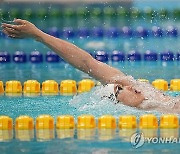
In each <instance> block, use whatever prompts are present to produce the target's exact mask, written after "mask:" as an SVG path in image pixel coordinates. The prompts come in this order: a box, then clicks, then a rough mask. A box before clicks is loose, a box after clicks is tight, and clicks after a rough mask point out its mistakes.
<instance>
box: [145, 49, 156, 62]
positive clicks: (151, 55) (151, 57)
mask: <svg viewBox="0 0 180 154" xmlns="http://www.w3.org/2000/svg"><path fill="white" fill-rule="evenodd" d="M144 60H145V61H157V60H158V54H157V53H156V52H154V51H151V50H147V51H146V52H145V54H144Z"/></svg>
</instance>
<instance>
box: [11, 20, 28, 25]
mask: <svg viewBox="0 0 180 154" xmlns="http://www.w3.org/2000/svg"><path fill="white" fill-rule="evenodd" d="M13 22H14V23H16V24H18V25H24V24H26V22H27V21H26V20H22V19H14V21H13Z"/></svg>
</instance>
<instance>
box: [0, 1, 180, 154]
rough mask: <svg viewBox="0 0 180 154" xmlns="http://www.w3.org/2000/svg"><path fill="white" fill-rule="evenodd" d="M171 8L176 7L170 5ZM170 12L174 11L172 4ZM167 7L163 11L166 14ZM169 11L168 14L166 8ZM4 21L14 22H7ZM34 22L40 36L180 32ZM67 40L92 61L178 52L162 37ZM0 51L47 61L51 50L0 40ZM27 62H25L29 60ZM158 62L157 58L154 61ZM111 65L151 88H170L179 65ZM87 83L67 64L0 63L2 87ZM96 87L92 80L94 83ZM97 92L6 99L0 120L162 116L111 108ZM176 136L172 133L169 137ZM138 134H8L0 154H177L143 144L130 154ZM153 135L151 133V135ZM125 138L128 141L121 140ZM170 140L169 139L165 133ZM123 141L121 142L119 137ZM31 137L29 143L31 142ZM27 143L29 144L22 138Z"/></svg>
mask: <svg viewBox="0 0 180 154" xmlns="http://www.w3.org/2000/svg"><path fill="white" fill-rule="evenodd" d="M173 4H174V3H173ZM134 5H135V6H136V7H139V8H141V7H142V5H140V4H139V3H138V2H135V3H134ZM174 6H176V5H175V4H174ZM153 7H155V8H156V7H157V6H156V5H155V6H154V5H153ZM169 7H170V5H167V8H169ZM170 9H172V8H171V7H170ZM7 20H12V19H11V18H10V19H7ZM32 22H33V23H34V24H35V25H37V26H38V27H39V28H41V29H43V30H45V31H46V30H48V28H50V27H54V26H56V27H58V29H62V28H63V27H72V28H73V29H75V30H77V29H78V28H81V27H87V28H89V29H93V28H94V27H101V26H100V25H102V23H104V25H103V26H102V27H103V29H108V28H110V27H118V28H121V27H123V26H129V27H131V28H132V29H136V28H137V27H138V26H143V27H144V28H147V29H151V28H152V27H153V26H160V27H161V28H162V29H163V30H165V29H167V27H168V26H175V27H177V28H178V30H179V29H180V22H179V20H173V19H166V20H157V19H155V20H146V19H137V20H132V19H131V20H129V19H128V20H126V19H119V20H117V19H114V18H113V19H110V18H107V19H101V18H97V19H96V18H92V19H90V20H87V19H86V21H84V20H77V19H73V18H68V19H66V20H64V19H59V20H57V19H48V18H45V19H42V20H40V21H39V19H38V18H37V19H33V20H32ZM63 39H66V40H68V41H70V42H72V43H74V44H76V45H77V46H79V47H80V48H83V49H85V50H86V51H88V52H89V53H91V54H92V55H93V56H94V54H95V53H96V51H98V50H103V51H106V52H107V53H109V54H111V53H112V51H113V50H120V51H123V52H124V53H125V54H127V53H128V52H129V51H131V50H136V51H138V52H139V53H140V54H141V55H143V54H144V53H145V52H146V50H152V51H154V52H156V53H157V54H158V57H160V53H161V52H163V51H171V52H173V53H174V55H176V54H177V53H178V52H179V48H180V43H179V42H180V37H179V35H178V36H177V37H174V36H171V37H168V36H163V37H152V36H149V37H147V38H143V37H140V38H139V37H121V36H119V37H117V38H116V37H115V38H114V37H109V36H105V37H92V36H91V37H86V38H83V37H70V38H63ZM0 42H1V43H0V50H2V51H7V52H9V53H10V54H11V58H12V55H13V53H14V52H15V51H24V52H25V53H27V56H29V54H30V52H31V51H34V50H35V51H39V52H41V53H42V54H43V56H45V54H46V52H47V51H50V49H49V48H47V47H45V46H44V45H42V44H40V43H38V42H36V41H33V40H31V39H24V40H14V39H10V38H5V37H0ZM27 59H28V57H27ZM158 59H160V58H158ZM107 63H108V64H109V65H111V66H113V67H115V68H118V69H120V70H122V71H123V72H124V73H126V74H129V75H132V76H133V77H134V78H135V79H139V78H144V79H148V80H149V81H150V82H152V81H154V80H155V79H158V78H163V79H165V80H166V81H168V83H170V80H171V79H175V78H180V61H179V60H176V59H175V60H172V61H160V60H158V61H144V60H141V61H127V59H126V60H125V61H120V62H112V61H111V60H110V61H108V62H107ZM84 78H90V79H92V78H91V77H90V76H88V75H87V74H85V73H83V72H81V71H79V70H77V69H75V68H74V67H72V66H70V65H69V64H68V63H66V62H64V61H63V62H58V63H48V62H46V61H45V58H44V59H43V62H42V63H37V64H34V63H31V62H30V61H29V60H27V62H26V63H15V62H13V61H12V59H11V62H10V63H0V80H2V81H3V82H4V83H5V82H6V81H9V80H19V81H21V83H23V82H25V81H26V80H31V79H32V80H37V81H39V82H40V83H42V82H43V81H45V80H55V81H57V82H58V83H60V82H61V81H62V80H65V79H72V80H76V81H77V82H78V81H80V80H82V79H84ZM92 80H94V81H95V79H92ZM97 88H98V87H95V88H93V89H92V91H91V92H88V93H87V92H86V93H82V94H78V95H76V96H62V95H57V96H42V95H40V96H23V95H22V96H13V97H12V96H8V95H6V94H4V95H1V96H0V115H8V116H10V117H11V118H13V120H14V121H15V119H16V118H17V117H18V116H20V115H28V116H31V117H32V118H33V119H34V121H35V119H36V118H37V117H38V116H39V115H41V114H49V115H51V116H53V118H54V119H56V118H57V116H58V115H64V114H69V115H72V116H74V118H75V120H77V117H78V116H80V115H82V114H91V115H93V116H94V117H95V118H96V120H97V119H98V117H100V116H102V115H106V114H110V115H113V116H115V117H116V119H118V118H119V116H120V115H125V114H132V115H135V116H136V117H137V119H138V118H139V117H140V116H141V115H144V114H154V115H155V116H157V117H158V118H160V116H161V115H162V113H161V112H158V111H144V110H138V109H136V108H132V107H129V106H125V105H123V104H115V103H114V102H112V101H110V100H108V99H101V98H100V97H98V95H95V94H94V92H95V90H96V89H97ZM166 93H167V94H169V95H172V96H179V95H180V92H170V91H168V92H166ZM173 131H174V132H173ZM173 131H172V130H169V134H171V133H172V134H173V133H174V134H175V135H177V136H178V135H179V129H176V130H173ZM134 132H139V130H132V132H123V130H120V129H115V130H107V132H101V131H100V130H98V129H93V130H84V131H80V130H78V129H75V130H71V131H70V132H65V131H64V132H63V131H61V132H60V133H59V132H58V131H57V130H55V129H54V130H53V131H52V130H51V131H48V130H47V131H44V132H38V131H37V130H33V131H31V132H30V133H29V132H28V133H27V132H23V131H22V132H21V134H23V133H24V136H25V135H27V136H25V139H24V140H22V139H19V138H18V135H17V133H18V132H16V131H15V130H13V132H7V134H6V135H10V136H11V138H10V139H9V140H7V141H3V140H2V141H0V151H1V152H0V153H2V154H3V153H14V154H19V153H29V154H32V153H68V154H69V153H74V154H76V153H77V154H80V153H93V154H96V153H102V154H104V153H154V152H158V153H164V152H167V153H178V152H179V149H180V146H179V143H172V144H161V143H159V144H152V143H151V144H150V143H148V144H146V143H145V144H144V145H143V146H142V147H141V148H138V149H134V148H133V147H132V145H131V144H130V142H129V138H130V136H131V135H130V134H132V133H134ZM162 132H163V130H160V129H158V130H157V132H155V136H161V134H162ZM152 133H154V132H153V130H152ZM41 134H43V135H44V136H48V135H49V138H48V137H47V138H46V139H43V138H41V137H42V136H41V137H39V136H40V135H41ZM124 134H126V135H124ZM167 134H168V133H167ZM123 135H124V136H123ZM29 136H31V137H29ZM26 137H27V138H26Z"/></svg>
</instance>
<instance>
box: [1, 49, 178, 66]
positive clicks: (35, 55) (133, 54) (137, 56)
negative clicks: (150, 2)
mask: <svg viewBox="0 0 180 154" xmlns="http://www.w3.org/2000/svg"><path fill="white" fill-rule="evenodd" d="M88 53H89V54H91V56H92V57H94V58H95V59H97V60H98V61H101V62H108V61H112V62H119V61H125V60H128V61H141V60H144V61H158V60H161V61H174V60H177V61H180V53H179V52H177V53H173V52H172V51H165V52H162V53H159V52H156V51H153V50H147V51H146V52H145V53H139V52H138V51H135V50H132V51H130V52H129V53H124V52H123V51H119V50H114V51H111V52H105V51H104V50H100V51H96V52H95V53H94V54H93V53H92V52H90V51H89V52H88ZM44 56H45V57H44ZM11 57H13V58H12V59H13V61H14V62H16V63H25V62H27V61H29V62H31V63H42V62H43V60H45V61H46V62H49V63H57V62H65V61H64V60H63V59H62V58H60V57H59V56H58V55H57V54H56V53H55V52H53V51H48V52H47V53H46V55H43V54H42V53H41V52H39V51H32V52H31V53H30V54H29V57H28V60H27V55H26V54H25V53H24V52H23V51H16V52H15V53H14V54H13V55H11V54H9V53H8V52H6V51H1V52H0V63H7V62H11Z"/></svg>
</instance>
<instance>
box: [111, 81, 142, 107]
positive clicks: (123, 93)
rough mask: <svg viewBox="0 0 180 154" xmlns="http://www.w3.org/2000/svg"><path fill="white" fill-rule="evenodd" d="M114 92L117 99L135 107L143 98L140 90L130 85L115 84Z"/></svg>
mask: <svg viewBox="0 0 180 154" xmlns="http://www.w3.org/2000/svg"><path fill="white" fill-rule="evenodd" d="M114 93H115V96H116V99H117V100H118V101H120V102H123V104H125V105H128V106H132V107H137V106H138V105H140V104H141V103H142V101H143V100H144V99H145V97H144V95H143V94H142V93H141V91H138V90H137V89H135V88H134V87H132V86H124V87H121V86H120V85H117V84H115V85H114Z"/></svg>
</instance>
